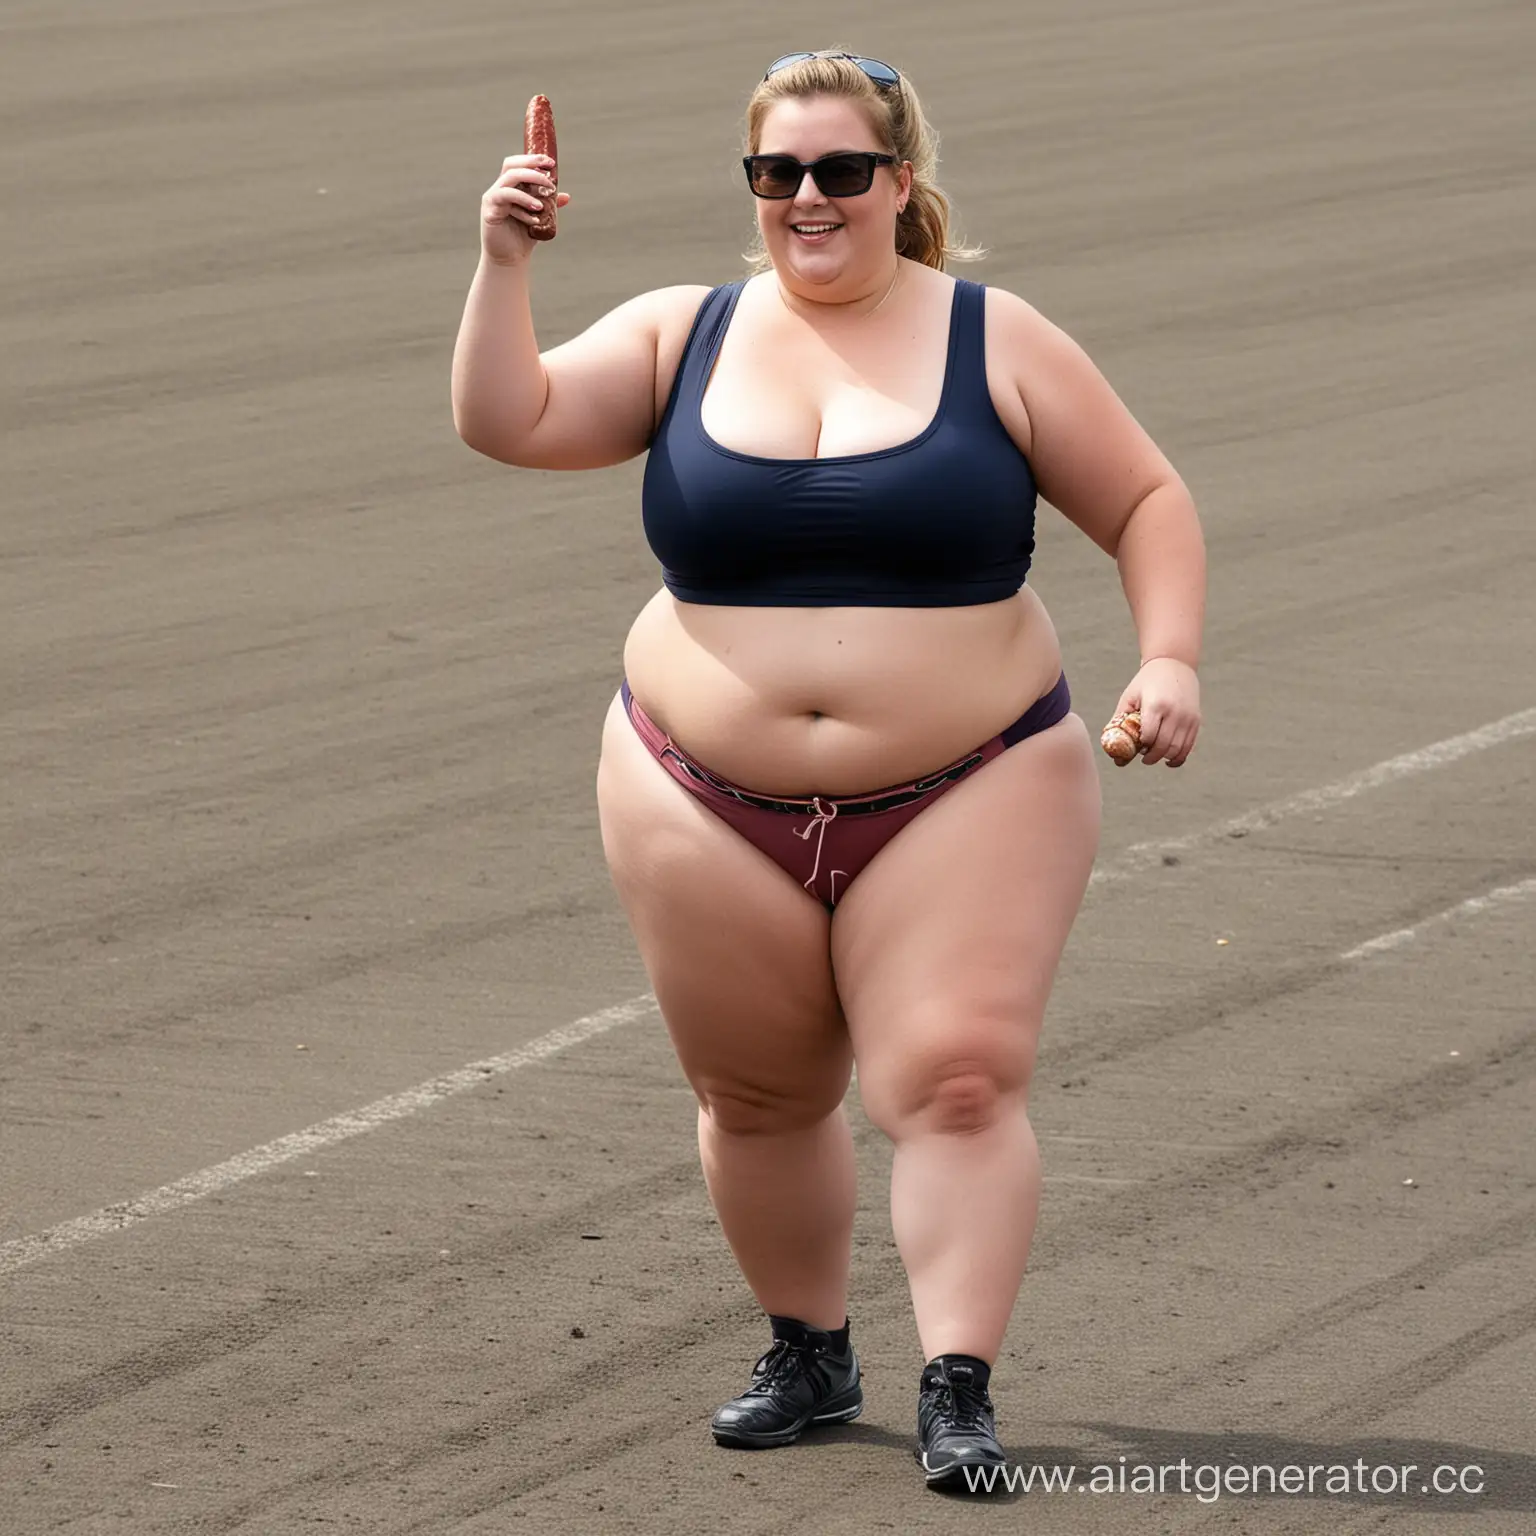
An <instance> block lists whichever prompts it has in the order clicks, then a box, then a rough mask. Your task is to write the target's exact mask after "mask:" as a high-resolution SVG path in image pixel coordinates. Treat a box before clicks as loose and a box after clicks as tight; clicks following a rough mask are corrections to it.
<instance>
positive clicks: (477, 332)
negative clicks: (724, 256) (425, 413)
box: [453, 155, 707, 469]
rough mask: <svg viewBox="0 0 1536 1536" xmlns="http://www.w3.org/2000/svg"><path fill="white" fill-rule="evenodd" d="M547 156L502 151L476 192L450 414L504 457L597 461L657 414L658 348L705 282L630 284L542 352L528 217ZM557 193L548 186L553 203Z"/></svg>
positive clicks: (619, 454) (678, 327)
mask: <svg viewBox="0 0 1536 1536" xmlns="http://www.w3.org/2000/svg"><path fill="white" fill-rule="evenodd" d="M551 163H552V162H550V161H549V160H548V158H547V157H546V156H541V155H513V156H510V157H509V158H508V159H507V160H506V162H505V163H504V165H503V167H502V173H501V175H500V176H499V177H498V178H497V180H496V182H495V183H494V184H493V185H492V186H491V187H490V189H489V190H488V191H487V192H486V194H485V196H484V198H483V199H482V200H481V255H480V265H479V268H478V269H477V271H476V272H475V278H474V282H473V283H472V284H471V285H470V289H469V298H468V300H467V301H466V303H465V305H464V318H463V320H462V321H461V323H460V325H459V336H458V342H457V344H456V346H455V347H454V353H453V423H454V426H455V428H456V429H457V430H458V434H459V436H460V437H462V438H463V439H464V441H465V442H466V443H468V444H469V446H470V447H471V448H473V449H475V450H476V452H478V453H483V454H486V455H487V456H488V457H490V458H493V459H499V460H500V461H501V462H502V463H504V464H516V465H519V466H521V467H523V468H526V469H597V468H600V467H602V466H603V465H606V464H618V463H621V462H622V461H623V460H625V459H631V458H634V457H635V455H636V454H639V453H642V452H644V450H645V448H646V445H647V444H648V443H649V441H650V438H651V433H652V430H653V429H654V427H655V424H656V415H657V360H658V356H663V357H667V356H671V355H672V354H675V352H676V351H677V350H678V344H677V341H676V338H677V337H678V336H679V334H680V332H686V329H687V324H688V321H689V320H690V319H691V317H692V313H693V311H695V310H697V308H698V304H699V300H700V299H701V298H702V297H703V295H704V294H705V292H707V290H706V289H704V288H702V287H696V286H695V287H685V288H663V289H658V290H656V291H654V292H652V293H645V294H641V295H640V296H639V297H638V298H634V299H630V300H629V301H628V302H627V303H624V304H621V305H619V306H618V308H617V309H614V310H611V311H610V312H609V313H608V314H606V315H604V316H603V317H602V318H601V319H600V320H598V321H597V322H596V323H595V324H593V325H591V326H589V327H588V328H587V329H586V330H585V331H583V332H582V333H581V335H579V336H576V337H573V338H572V339H571V340H570V341H568V342H565V343H564V344H563V345H561V346H558V347H554V348H552V349H551V350H550V351H549V352H547V353H542V354H541V353H540V351H539V344H538V341H537V339H536V338H535V335H534V329H533V315H532V312H531V309H530V305H529V299H528V274H529V268H530V266H531V258H532V253H533V250H534V246H535V242H534V241H533V240H532V239H531V238H530V237H529V236H528V234H527V225H528V223H529V222H530V221H531V220H532V219H533V218H534V217H535V216H536V214H537V211H538V205H539V201H540V199H541V198H543V197H548V196H551V195H553V189H552V188H551V187H550V186H549V183H548V182H547V181H546V180H545V179H544V174H545V168H546V167H547V166H548V165H549V164H551ZM568 200H569V199H568V198H567V196H566V194H565V193H563V192H562V193H560V194H559V204H560V206H561V207H564V206H565V204H566V202H567V201H568ZM566 238H569V236H568V235H567V236H566Z"/></svg>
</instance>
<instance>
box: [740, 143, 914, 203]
mask: <svg viewBox="0 0 1536 1536" xmlns="http://www.w3.org/2000/svg"><path fill="white" fill-rule="evenodd" d="M741 163H742V164H743V165H744V166H745V167H746V168H747V185H748V186H749V187H751V189H752V195H753V196H754V197H766V198H780V199H782V198H786V197H793V196H794V195H795V194H796V193H797V192H798V191H799V190H800V183H801V182H802V181H803V180H804V179H805V173H806V172H807V171H809V172H810V173H811V180H812V181H814V182H815V183H816V185H817V186H818V187H820V188H821V190H822V193H823V195H824V196H826V197H859V196H861V195H862V194H863V193H865V192H868V191H869V189H870V188H871V187H872V186H873V185H874V184H875V167H876V166H877V165H895V164H896V156H895V155H877V154H875V152H874V151H873V150H867V149H840V150H837V151H835V152H834V153H833V154H830V155H823V156H822V157H821V158H820V159H819V160H796V159H795V157H794V156H793V155H744V156H743V157H742V161H741Z"/></svg>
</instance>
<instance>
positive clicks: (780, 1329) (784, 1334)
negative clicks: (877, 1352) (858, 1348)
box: [768, 1312, 848, 1355]
mask: <svg viewBox="0 0 1536 1536" xmlns="http://www.w3.org/2000/svg"><path fill="white" fill-rule="evenodd" d="M768 1321H769V1323H770V1324H771V1325H772V1327H773V1336H774V1338H776V1339H785V1338H788V1339H795V1338H799V1337H800V1336H801V1333H802V1331H803V1330H808V1331H809V1332H811V1333H821V1332H825V1333H826V1335H827V1337H828V1338H829V1339H831V1340H832V1348H833V1349H835V1350H836V1351H837V1353H838V1354H840V1355H846V1354H847V1353H848V1319H847V1318H846V1317H845V1318H844V1319H843V1326H842V1327H841V1328H829V1329H825V1330H823V1329H820V1328H812V1327H811V1325H810V1324H809V1323H802V1322H801V1321H800V1319H799V1318H798V1317H775V1316H774V1315H773V1313H771V1312H770V1313H769V1314H768ZM786 1325H787V1326H786Z"/></svg>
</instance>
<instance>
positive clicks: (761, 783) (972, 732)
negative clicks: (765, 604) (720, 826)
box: [624, 587, 1061, 795]
mask: <svg viewBox="0 0 1536 1536" xmlns="http://www.w3.org/2000/svg"><path fill="white" fill-rule="evenodd" d="M624 671H625V674H626V676H627V677H628V678H629V685H630V687H631V689H632V690H633V691H634V695H635V697H636V699H637V700H639V702H640V704H641V705H642V707H643V708H644V709H645V711H646V713H647V714H648V715H650V716H651V718H652V719H653V720H655V722H656V723H657V725H659V726H660V727H661V728H662V729H663V730H664V731H666V732H667V733H668V734H669V735H670V736H671V737H672V739H673V740H674V741H675V742H676V743H677V745H678V746H679V747H680V748H681V749H682V750H683V751H684V752H687V753H688V754H689V755H690V756H692V757H694V758H696V759H698V761H699V762H701V763H704V764H705V765H706V766H708V767H709V768H712V769H713V770H714V771H715V772H716V773H718V774H721V775H723V776H724V777H725V778H728V779H731V780H734V781H735V782H736V783H738V784H741V785H744V786H745V787H747V788H749V789H755V790H759V791H761V792H762V793H764V794H770V795H773V794H779V795H802V794H805V795H809V794H825V795H852V794H859V793H861V792H863V791H865V790H871V789H880V788H883V787H884V786H885V785H887V784H897V783H900V782H902V781H903V780H907V779H914V778H918V777H920V776H921V775H923V774H925V773H928V772H931V771H932V770H933V769H935V768H941V767H943V766H944V765H945V764H946V763H951V762H953V761H954V760H955V759H956V758H958V757H962V756H964V754H965V753H967V752H969V751H971V750H972V749H973V748H974V747H977V746H979V745H980V744H981V743H982V742H983V741H985V740H987V739H988V738H989V737H991V736H995V735H996V734H997V733H998V732H999V731H1001V730H1002V729H1003V728H1004V727H1005V726H1007V725H1010V724H1012V722H1013V721H1014V720H1016V719H1018V717H1019V716H1020V715H1021V714H1023V713H1024V711H1025V710H1026V709H1027V708H1028V707H1029V706H1030V705H1031V704H1032V703H1034V701H1035V700H1036V699H1037V698H1039V697H1040V696H1041V695H1042V694H1044V693H1046V692H1048V691H1049V690H1050V688H1051V686H1052V684H1054V683H1055V681H1056V679H1057V678H1058V677H1059V676H1060V674H1061V649H1060V646H1059V645H1058V643H1057V639H1056V631H1055V629H1054V627H1053V626H1052V624H1051V621H1050V617H1049V615H1047V613H1046V611H1045V607H1044V605H1043V604H1042V603H1041V602H1040V600H1039V598H1037V597H1036V596H1035V594H1034V593H1033V592H1031V591H1030V590H1029V589H1028V588H1027V587H1026V588H1025V589H1024V590H1023V591H1021V592H1020V593H1019V594H1018V595H1017V596H1015V597H1011V598H1008V599H1006V600H1004V601H1003V602H1000V603H987V604H984V605H981V606H977V607H970V608H727V607H713V606H709V605H705V604H699V603H684V602H679V601H678V600H677V599H676V598H674V597H673V596H672V594H671V593H670V592H668V591H667V590H666V589H665V588H663V589H662V590H661V591H659V592H658V593H657V594H656V596H655V597H653V598H652V599H651V601H650V602H649V603H647V604H646V605H645V607H644V608H643V609H641V611H640V615H639V617H638V618H637V619H636V620H635V622H634V625H633V626H632V627H631V629H630V632H629V639H628V641H627V642H626V644H625V647H624Z"/></svg>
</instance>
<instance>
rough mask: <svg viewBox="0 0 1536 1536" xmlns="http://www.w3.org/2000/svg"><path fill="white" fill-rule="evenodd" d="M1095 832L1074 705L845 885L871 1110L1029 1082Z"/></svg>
mask: <svg viewBox="0 0 1536 1536" xmlns="http://www.w3.org/2000/svg"><path fill="white" fill-rule="evenodd" d="M1098 834H1099V780H1098V773H1097V770H1096V768H1095V765H1094V761H1093V749H1092V746H1091V743H1090V742H1089V739H1088V732H1087V730H1086V728H1085V727H1084V725H1083V722H1082V721H1081V720H1080V719H1079V718H1078V717H1077V716H1076V715H1068V716H1067V718H1066V719H1065V720H1063V721H1061V722H1060V723H1059V724H1057V725H1055V726H1052V727H1051V728H1050V729H1049V730H1047V731H1042V732H1041V733H1040V734H1039V735H1037V736H1031V737H1029V738H1028V739H1027V740H1025V741H1022V742H1020V743H1018V744H1017V745H1016V746H1013V747H1010V748H1009V749H1008V750H1007V751H1006V752H1004V753H1002V754H1001V755H1000V756H999V757H996V758H994V759H993V760H992V761H991V762H990V763H988V764H986V766H985V767H982V768H980V769H978V770H977V771H976V772H975V773H973V774H972V775H971V776H970V777H969V778H966V779H964V780H962V781H961V782H960V783H959V784H957V785H956V786H955V787H954V788H953V789H952V790H950V791H948V793H946V794H945V795H943V796H942V797H941V798H940V799H938V800H937V801H935V802H934V804H933V805H932V806H930V807H929V808H928V809H927V810H925V811H924V812H923V813H922V815H920V816H918V817H916V818H915V819H914V820H912V821H911V822H909V823H908V824H907V826H905V827H904V828H903V829H902V830H901V832H900V833H898V834H897V836H896V837H894V838H893V839H892V840H891V841H890V842H889V843H887V844H886V846H885V847H884V848H882V849H881V850H880V852H879V853H878V854H876V856H875V857H874V858H873V859H872V860H871V861H870V863H869V864H868V865H867V866H866V867H865V868H864V870H863V872H862V873H861V874H860V875H859V877H858V878H857V879H856V880H855V881H854V882H853V884H852V885H851V886H850V887H849V890H848V894H847V895H846V896H844V897H843V899H842V900H841V901H840V902H839V904H838V907H837V912H836V915H835V917H834V918H833V921H832V953H833V961H834V964H835V967H836V975H837V985H838V990H839V993H840V995H841V998H842V1003H843V1008H844V1010H845V1013H846V1016H847V1019H848V1026H849V1030H850V1033H851V1035H852V1038H853V1042H854V1049H855V1052H856V1055H857V1058H858V1063H859V1093H860V1097H861V1099H862V1100H863V1103H864V1108H865V1110H866V1112H867V1113H868V1114H869V1115H870V1118H871V1119H872V1120H874V1121H875V1123H876V1124H878V1125H880V1126H881V1127H882V1128H883V1129H885V1130H887V1132H892V1133H893V1132H894V1130H895V1129H897V1128H910V1127H912V1126H913V1125H914V1124H916V1123H919V1122H921V1120H922V1118H923V1117H924V1116H925V1114H928V1113H930V1112H932V1113H938V1114H940V1115H944V1114H949V1115H950V1116H951V1118H953V1114H954V1112H955V1110H956V1108H957V1107H958V1108H959V1111H960V1117H961V1118H962V1119H963V1118H964V1114H965V1108H964V1106H965V1102H966V1101H967V1100H968V1099H972V1098H976V1097H977V1096H979V1097H980V1099H981V1100H982V1101H985V1100H986V1099H987V1097H988V1096H989V1094H990V1093H991V1092H992V1091H993V1090H1002V1091H1022V1090H1024V1089H1026V1088H1027V1085H1028V1081H1029V1075H1030V1071H1031V1069H1032V1067H1033V1064H1034V1052H1035V1044H1036V1039H1037V1036H1038V1032H1039V1027H1040V1022H1041V1019H1042V1017H1043V1014H1044V1011H1045V1004H1046V999H1047V998H1048V996H1049V994H1050V990H1051V983H1052V981H1053V979H1054V977H1055V974H1056V967H1057V963H1058V961H1059V960H1060V958H1061V953H1062V950H1063V948H1064V946H1065V944H1066V941H1067V935H1068V933H1069V932H1070V931H1071V927H1072V923H1073V920H1074V918H1075V917H1076V915H1077V911H1078V908H1079V906H1080V905H1081V903H1082V898H1083V893H1084V891H1085V890H1086V888H1087V884H1088V876H1089V874H1090V872H1091V870H1092V867H1093V859H1094V855H1095V852H1096V851H1097V848H1098ZM945 1083H948V1084H950V1085H952V1086H953V1087H955V1088H956V1089H957V1092H956V1093H955V1094H954V1095H952V1096H951V1098H952V1102H951V1103H950V1104H949V1105H948V1107H947V1108H946V1106H945V1105H944V1104H943V1103H942V1102H939V1101H940V1100H941V1099H942V1093H941V1092H939V1089H940V1088H941V1086H942V1085H944V1084H945ZM976 1107H977V1108H978V1109H981V1110H984V1108H985V1105H984V1102H983V1103H981V1104H978V1105H977V1106H976Z"/></svg>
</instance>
